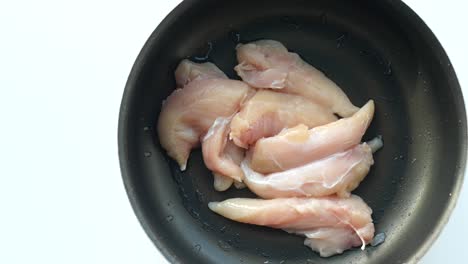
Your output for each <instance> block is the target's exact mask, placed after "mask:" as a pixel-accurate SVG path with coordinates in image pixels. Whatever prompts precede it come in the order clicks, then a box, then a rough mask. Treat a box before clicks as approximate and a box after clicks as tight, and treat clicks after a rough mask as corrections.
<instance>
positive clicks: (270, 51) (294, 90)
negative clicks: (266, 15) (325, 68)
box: [235, 40, 358, 117]
mask: <svg viewBox="0 0 468 264" xmlns="http://www.w3.org/2000/svg"><path fill="white" fill-rule="evenodd" d="M237 60H238V62H239V65H237V66H236V67H235V70H236V71H237V74H238V75H239V76H240V77H241V78H242V80H244V81H245V82H246V83H248V84H249V85H251V86H252V87H255V88H273V89H278V91H281V92H284V93H290V94H297V95H301V96H304V97H305V98H308V99H310V100H313V101H315V102H317V103H319V104H321V105H323V106H325V107H327V108H330V109H331V110H332V111H333V112H334V113H336V114H338V115H340V116H341V117H348V116H351V115H352V114H354V113H355V112H356V111H357V110H358V108H357V107H356V106H354V105H353V104H352V103H351V101H350V100H349V99H348V97H347V96H346V94H345V93H344V92H343V91H342V90H341V89H340V87H338V86H337V85H336V84H335V83H334V82H333V81H331V80H330V79H328V78H327V77H326V76H325V75H324V74H323V73H322V72H321V71H319V70H317V69H316V68H314V67H313V66H311V65H309V64H308V63H306V62H305V61H303V60H302V59H301V58H300V57H299V55H297V54H296V53H292V52H288V50H287V49H286V47H284V46H283V44H281V43H280V42H278V41H274V40H260V41H255V42H252V43H248V44H244V45H239V46H238V47H237Z"/></svg>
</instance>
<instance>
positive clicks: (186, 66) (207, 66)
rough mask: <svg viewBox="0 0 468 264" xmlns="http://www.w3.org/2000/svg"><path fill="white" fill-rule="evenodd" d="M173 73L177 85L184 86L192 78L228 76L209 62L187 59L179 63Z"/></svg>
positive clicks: (225, 77) (224, 77) (220, 77)
mask: <svg viewBox="0 0 468 264" xmlns="http://www.w3.org/2000/svg"><path fill="white" fill-rule="evenodd" d="M174 75H175V79H176V84H177V87H184V86H185V85H186V84H188V83H189V82H191V81H193V80H201V79H227V78H228V77H227V76H226V74H224V72H222V71H221V70H220V69H219V68H218V67H217V66H216V65H214V64H213V63H211V62H205V63H195V62H192V61H189V60H187V59H184V60H182V61H181V62H180V63H179V66H177V69H176V70H175V73H174Z"/></svg>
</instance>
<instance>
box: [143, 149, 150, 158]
mask: <svg viewBox="0 0 468 264" xmlns="http://www.w3.org/2000/svg"><path fill="white" fill-rule="evenodd" d="M143 155H144V156H145V157H147V158H149V157H151V152H149V151H145V153H143Z"/></svg>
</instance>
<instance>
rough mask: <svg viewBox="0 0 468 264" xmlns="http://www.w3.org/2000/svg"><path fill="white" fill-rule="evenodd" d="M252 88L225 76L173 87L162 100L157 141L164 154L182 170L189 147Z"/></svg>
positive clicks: (248, 93)
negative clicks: (174, 88)
mask: <svg viewBox="0 0 468 264" xmlns="http://www.w3.org/2000/svg"><path fill="white" fill-rule="evenodd" d="M251 93H253V89H251V88H250V87H249V86H248V85H247V84H245V83H243V82H241V81H236V80H229V79H201V80H194V81H191V82H189V83H188V84H187V85H186V86H185V87H184V88H183V89H177V90H175V91H174V92H173V93H172V94H171V95H170V96H169V97H168V98H167V99H166V101H165V103H163V106H162V110H161V113H160V115H159V120H158V134H159V140H160V143H161V145H162V147H163V148H164V149H166V151H167V154H168V155H169V156H170V157H172V158H173V159H175V160H176V161H177V163H179V165H180V169H181V170H185V168H186V165H187V159H188V157H189V154H190V151H191V149H192V148H194V147H196V146H198V145H199V142H200V139H201V138H202V137H203V136H204V135H205V133H206V132H207V131H208V129H209V128H210V127H211V125H212V124H213V122H214V121H215V120H216V118H218V117H229V116H232V115H233V114H234V113H236V112H237V111H238V110H239V108H240V106H241V105H242V104H243V103H244V101H245V100H246V99H247V98H249V97H250V96H251Z"/></svg>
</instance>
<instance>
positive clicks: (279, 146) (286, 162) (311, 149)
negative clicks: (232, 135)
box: [249, 100, 374, 174]
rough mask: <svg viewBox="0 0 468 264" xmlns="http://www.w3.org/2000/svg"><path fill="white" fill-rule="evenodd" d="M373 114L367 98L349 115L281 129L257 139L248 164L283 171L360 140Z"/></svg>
mask: <svg viewBox="0 0 468 264" xmlns="http://www.w3.org/2000/svg"><path fill="white" fill-rule="evenodd" d="M373 115H374V102H373V101H372V100H370V101H369V102H368V103H367V104H366V105H364V106H363V107H362V108H361V109H360V110H359V111H358V112H356V113H355V114H354V115H352V116H351V117H347V118H342V119H340V120H338V121H335V122H333V123H329V124H326V125H323V126H318V127H315V128H312V129H308V127H307V126H305V125H302V124H301V125H298V126H296V127H293V128H290V129H286V130H283V131H282V132H281V133H279V134H278V135H276V136H274V137H269V138H263V139H260V140H258V141H257V143H256V144H255V146H254V148H253V149H251V150H250V151H251V153H250V154H249V155H251V157H252V159H251V163H250V165H251V168H252V169H253V170H254V171H256V172H260V173H263V174H269V173H273V172H278V171H285V170H288V169H292V168H295V167H299V166H302V165H305V164H307V163H309V162H311V161H314V160H317V159H321V158H324V157H327V156H329V155H331V154H333V153H337V152H341V151H344V150H347V149H349V148H351V147H352V146H355V145H356V144H359V143H360V141H361V138H362V136H363V135H364V133H365V132H366V129H367V128H368V126H369V124H370V123H371V121H372V118H373Z"/></svg>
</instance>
